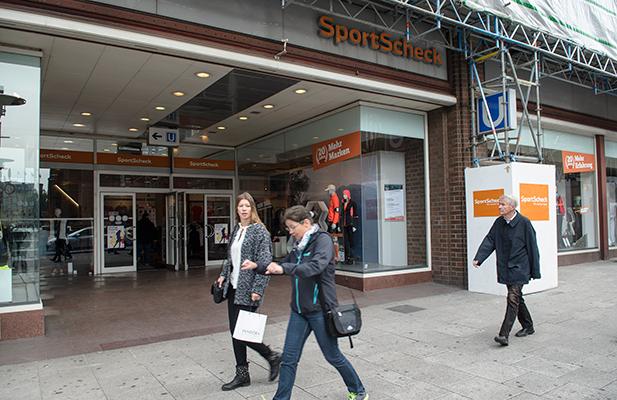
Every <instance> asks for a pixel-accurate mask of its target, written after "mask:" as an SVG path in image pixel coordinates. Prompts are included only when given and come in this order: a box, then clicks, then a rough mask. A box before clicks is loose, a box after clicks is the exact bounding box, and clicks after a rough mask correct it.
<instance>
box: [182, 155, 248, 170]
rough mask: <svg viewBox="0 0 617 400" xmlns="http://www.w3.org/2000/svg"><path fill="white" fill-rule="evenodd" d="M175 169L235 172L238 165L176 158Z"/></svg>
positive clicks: (228, 161) (219, 161) (231, 162)
mask: <svg viewBox="0 0 617 400" xmlns="http://www.w3.org/2000/svg"><path fill="white" fill-rule="evenodd" d="M174 167H176V168H187V169H214V170H222V171H233V170H235V169H236V163H235V162H234V161H232V160H211V159H205V158H182V157H178V158H174Z"/></svg>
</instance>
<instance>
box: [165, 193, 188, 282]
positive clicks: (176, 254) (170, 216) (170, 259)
mask: <svg viewBox="0 0 617 400" xmlns="http://www.w3.org/2000/svg"><path fill="white" fill-rule="evenodd" d="M165 209H166V212H165V219H166V222H165V228H166V235H167V247H166V250H167V255H166V257H165V263H166V264H167V265H168V266H173V268H174V269H175V270H176V271H179V270H180V269H186V247H185V245H184V242H185V240H184V238H185V237H186V227H185V223H184V221H185V219H184V215H185V193H184V192H175V193H170V194H168V195H167V198H166V199H165Z"/></svg>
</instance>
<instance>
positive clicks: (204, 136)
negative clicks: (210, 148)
mask: <svg viewBox="0 0 617 400" xmlns="http://www.w3.org/2000/svg"><path fill="white" fill-rule="evenodd" d="M209 140H210V138H209V137H208V135H201V141H202V142H203V143H208V141H209Z"/></svg>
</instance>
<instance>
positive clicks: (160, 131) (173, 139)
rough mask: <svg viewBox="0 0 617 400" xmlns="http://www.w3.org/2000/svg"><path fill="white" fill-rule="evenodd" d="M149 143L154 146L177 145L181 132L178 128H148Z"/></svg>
mask: <svg viewBox="0 0 617 400" xmlns="http://www.w3.org/2000/svg"><path fill="white" fill-rule="evenodd" d="M148 144H150V145H154V146H168V147H175V146H178V145H179V144H180V133H179V132H178V130H177V129H170V128H156V127H150V128H148Z"/></svg>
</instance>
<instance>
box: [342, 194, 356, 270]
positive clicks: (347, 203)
mask: <svg viewBox="0 0 617 400" xmlns="http://www.w3.org/2000/svg"><path fill="white" fill-rule="evenodd" d="M355 218H357V214H356V202H355V201H353V200H352V199H351V192H350V191H349V190H347V189H345V190H343V210H342V211H341V219H342V221H341V222H342V223H341V225H343V245H344V246H345V264H353V263H354V258H353V254H352V248H353V233H354V232H355V231H356V227H355V226H354V219H355Z"/></svg>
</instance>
